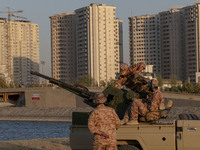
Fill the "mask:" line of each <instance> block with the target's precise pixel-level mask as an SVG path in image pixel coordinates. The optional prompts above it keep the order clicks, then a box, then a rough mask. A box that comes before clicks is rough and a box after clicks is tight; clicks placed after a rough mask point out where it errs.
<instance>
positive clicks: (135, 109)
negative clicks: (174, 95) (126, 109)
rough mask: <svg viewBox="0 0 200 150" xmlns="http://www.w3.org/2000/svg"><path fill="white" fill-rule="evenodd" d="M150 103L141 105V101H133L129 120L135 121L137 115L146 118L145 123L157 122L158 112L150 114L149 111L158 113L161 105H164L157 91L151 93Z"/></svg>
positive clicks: (160, 94)
mask: <svg viewBox="0 0 200 150" xmlns="http://www.w3.org/2000/svg"><path fill="white" fill-rule="evenodd" d="M150 100H151V103H143V101H142V99H134V100H133V102H132V105H131V109H130V111H131V112H130V117H131V118H130V120H134V121H137V120H138V115H140V116H146V115H147V116H146V118H147V121H151V120H157V119H158V115H159V112H150V113H148V112H149V111H158V110H159V106H160V104H161V103H164V100H163V96H162V93H161V92H160V91H159V90H157V91H155V92H153V94H152V95H151V97H150ZM147 113H148V114H147Z"/></svg>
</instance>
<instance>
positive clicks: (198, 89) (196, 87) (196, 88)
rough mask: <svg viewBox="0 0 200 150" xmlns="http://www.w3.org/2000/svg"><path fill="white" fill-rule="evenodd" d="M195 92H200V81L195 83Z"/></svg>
mask: <svg viewBox="0 0 200 150" xmlns="http://www.w3.org/2000/svg"><path fill="white" fill-rule="evenodd" d="M194 93H195V94H200V84H199V83H196V84H195V85H194Z"/></svg>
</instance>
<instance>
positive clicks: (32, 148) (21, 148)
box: [0, 138, 71, 150]
mask: <svg viewBox="0 0 200 150" xmlns="http://www.w3.org/2000/svg"><path fill="white" fill-rule="evenodd" d="M0 150H71V148H70V146H69V138H55V139H32V140H19V141H1V142H0Z"/></svg>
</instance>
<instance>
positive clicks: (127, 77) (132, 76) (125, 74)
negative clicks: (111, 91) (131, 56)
mask: <svg viewBox="0 0 200 150" xmlns="http://www.w3.org/2000/svg"><path fill="white" fill-rule="evenodd" d="M145 68H146V64H145V62H140V63H138V64H135V65H133V66H131V67H128V64H126V63H122V64H121V65H120V77H119V79H118V81H117V82H116V85H115V87H116V88H118V89H121V88H122V86H123V85H125V86H127V88H130V89H131V87H132V86H131V85H136V83H137V82H138V81H140V80H143V79H144V77H142V76H141V71H142V70H144V69H145ZM138 83H139V82H138Z"/></svg>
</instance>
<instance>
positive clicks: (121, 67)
mask: <svg viewBox="0 0 200 150" xmlns="http://www.w3.org/2000/svg"><path fill="white" fill-rule="evenodd" d="M120 69H121V70H127V69H128V64H126V63H122V64H121V65H120Z"/></svg>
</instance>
